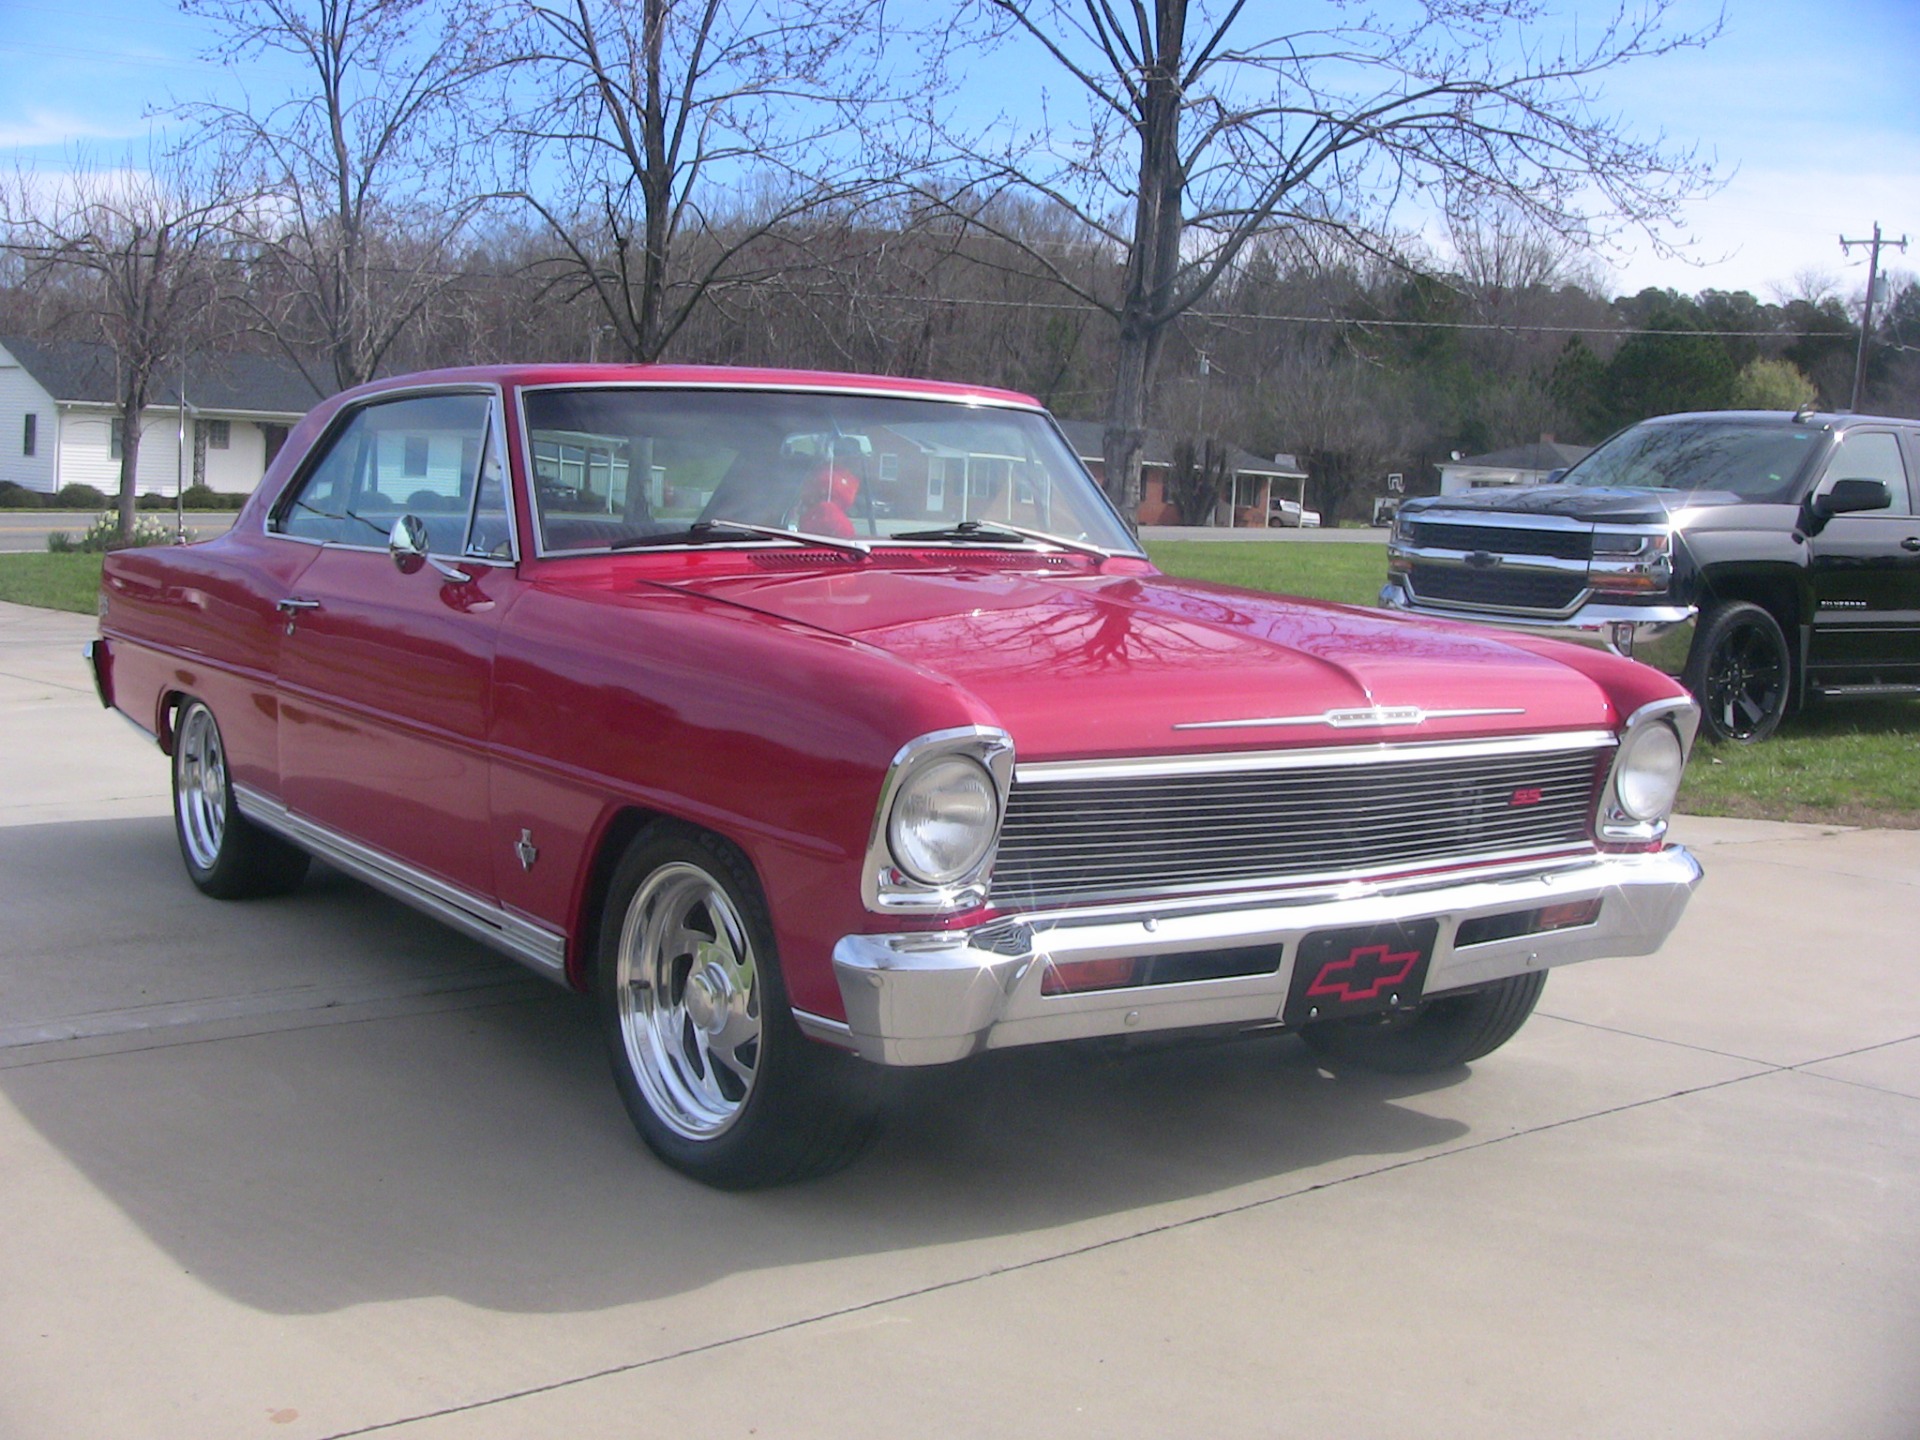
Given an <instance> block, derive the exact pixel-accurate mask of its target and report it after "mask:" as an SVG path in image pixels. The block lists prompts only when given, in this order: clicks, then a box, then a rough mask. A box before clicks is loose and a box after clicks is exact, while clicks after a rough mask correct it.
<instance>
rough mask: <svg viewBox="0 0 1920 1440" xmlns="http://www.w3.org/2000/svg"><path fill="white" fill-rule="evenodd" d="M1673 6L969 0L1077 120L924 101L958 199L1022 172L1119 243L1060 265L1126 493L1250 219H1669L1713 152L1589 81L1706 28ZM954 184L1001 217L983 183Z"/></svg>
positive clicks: (984, 211) (1590, 222) (1317, 226)
mask: <svg viewBox="0 0 1920 1440" xmlns="http://www.w3.org/2000/svg"><path fill="white" fill-rule="evenodd" d="M1668 8H1669V5H1668V3H1667V0H1651V3H1650V4H1648V5H1647V6H1645V7H1644V8H1642V9H1635V10H1632V11H1629V10H1627V9H1626V8H1624V7H1623V8H1622V9H1620V10H1619V11H1617V12H1616V13H1615V14H1614V15H1613V16H1612V18H1611V19H1610V20H1607V21H1603V22H1601V23H1599V24H1597V25H1594V24H1584V25H1583V26H1582V27H1581V28H1580V29H1579V30H1578V31H1576V32H1573V33H1572V35H1571V36H1570V38H1568V39H1567V40H1566V41H1565V42H1564V43H1561V44H1559V45H1558V46H1557V47H1556V46H1555V45H1554V44H1553V43H1552V42H1550V41H1542V40H1539V39H1537V38H1536V37H1537V36H1538V34H1539V29H1538V27H1539V24H1540V21H1541V18H1542V17H1541V14H1540V7H1539V6H1538V4H1536V3H1535V0H1426V3H1424V4H1423V5H1421V6H1419V7H1417V8H1416V9H1415V10H1413V11H1412V13H1411V16H1410V17H1404V18H1405V23H1400V22H1401V20H1402V18H1403V17H1400V16H1398V15H1396V16H1395V17H1394V18H1393V19H1391V20H1390V19H1387V18H1384V17H1379V16H1375V15H1372V14H1369V13H1368V12H1366V11H1363V10H1359V9H1355V8H1353V7H1350V6H1346V5H1343V4H1339V3H1337V0H1328V3H1327V4H1325V5H1324V6H1323V7H1322V9H1323V11H1324V15H1325V21H1326V23H1325V24H1324V25H1320V26H1317V27H1316V26H1310V25H1307V26H1303V27H1302V28H1300V29H1297V30H1294V31H1292V32H1290V33H1278V26H1277V24H1276V22H1275V21H1274V20H1273V19H1272V18H1271V17H1272V16H1273V13H1274V12H1273V8H1272V7H1264V6H1254V5H1249V4H1248V3H1247V0H1211V3H1210V0H1192V3H1189V0H974V3H973V5H972V8H971V13H972V14H973V15H974V16H975V17H976V18H977V19H978V20H979V21H980V22H981V23H982V24H983V25H984V27H985V30H986V40H985V42H984V43H986V44H987V45H988V46H989V47H991V46H994V45H998V44H1001V43H1011V42H1019V43H1021V44H1022V45H1024V47H1026V48H1027V49H1029V50H1031V51H1032V52H1034V53H1036V54H1037V55H1038V56H1039V57H1041V59H1042V60H1043V62H1044V63H1045V64H1046V66H1047V67H1048V69H1049V71H1050V73H1052V74H1053V75H1055V76H1057V77H1059V78H1060V79H1061V80H1062V81H1064V82H1065V83H1066V85H1067V86H1068V87H1069V90H1070V91H1071V92H1072V93H1073V94H1075V95H1077V97H1078V98H1079V100H1080V101H1081V102H1083V104H1084V118H1078V119H1077V120H1076V123H1075V124H1074V125H1073V126H1071V127H1070V126H1068V125H1067V124H1064V123H1061V122H1060V121H1058V120H1057V119H1055V118H1054V117H1053V115H1052V114H1051V113H1048V114H1046V115H1043V116H1042V117H1041V119H1040V120H1039V121H1038V122H1037V123H1035V124H1034V125H1032V126H1031V127H1030V128H1029V129H1027V130H1025V131H1020V132H1013V133H1011V134H1010V126H1009V125H1008V124H1006V123H1000V124H996V125H993V126H989V127H986V128H985V129H983V130H977V131H975V132H973V133H971V134H962V133H960V132H959V131H958V130H957V129H956V127H955V126H954V125H953V124H952V123H951V122H950V121H949V122H940V121H935V120H930V121H929V123H930V124H932V125H933V126H934V128H935V130H936V131H937V132H938V134H939V135H940V136H941V141H942V143H943V144H944V145H945V146H946V147H947V148H948V149H949V151H950V152H951V153H953V154H955V155H956V156H957V157H959V160H960V161H961V162H962V163H963V164H964V165H965V167H966V169H967V171H968V173H969V175H970V176H971V178H972V179H973V181H974V184H973V186H972V188H971V189H970V190H969V191H967V192H964V193H965V195H966V196H967V197H968V198H969V200H970V201H974V202H977V201H979V200H983V199H984V200H991V199H992V198H993V197H995V196H997V195H998V194H999V193H1001V192H1002V191H1005V190H1009V189H1013V190H1021V191H1027V192H1037V193H1039V194H1041V195H1044V196H1046V197H1048V198H1050V199H1051V200H1053V201H1054V202H1055V203H1057V204H1059V205H1061V206H1063V207H1066V208H1067V209H1069V210H1071V211H1072V213H1073V214H1074V215H1075V216H1076V217H1077V219H1078V221H1079V223H1080V225H1081V227H1082V228H1083V230H1084V232H1085V234H1086V236H1087V237H1088V238H1089V239H1090V240H1092V241H1095V242H1097V243H1098V244H1100V245H1102V246H1103V247H1105V248H1106V249H1107V250H1108V251H1109V252H1110V254H1111V255H1112V256H1113V257H1114V261H1115V263H1114V265H1113V266H1112V267H1111V271H1110V277H1111V278H1110V279H1108V280H1105V281H1103V282H1101V283H1094V284H1088V283H1085V282H1084V281H1082V280H1080V279H1078V278H1077V277H1076V276H1075V275H1074V274H1073V273H1071V272H1070V271H1069V270H1068V269H1067V268H1066V267H1059V268H1058V269H1057V271H1056V277H1055V278H1056V279H1057V280H1058V281H1059V283H1060V284H1062V285H1063V286H1065V287H1066V288H1067V289H1069V290H1070V291H1072V292H1073V293H1075V294H1077V295H1079V296H1080V297H1081V298H1082V299H1083V300H1085V301H1086V302H1087V303H1089V304H1091V305H1095V306H1097V307H1098V308H1099V309H1100V310H1102V311H1104V312H1105V313H1106V315H1107V316H1108V318H1109V319H1110V321H1111V323H1112V324H1113V326H1114V327H1115V330H1116V332H1117V349H1116V361H1117V363H1116V367H1115V374H1114V378H1113V384H1112V388H1111V392H1110V396H1109V401H1108V406H1107V417H1106V418H1107V432H1106V440H1105V450H1106V458H1107V467H1106V473H1107V476H1108V482H1107V483H1108V487H1109V489H1110V491H1111V492H1112V494H1113V498H1114V499H1115V500H1116V501H1117V502H1118V503H1119V504H1120V506H1121V507H1122V510H1123V513H1126V514H1131V513H1132V512H1133V508H1134V506H1135V505H1136V504H1137V503H1138V500H1139V494H1140V468H1139V457H1140V449H1141V446H1142V444H1143V443H1144V426H1145V420H1146V415H1147V402H1148V391H1149V386H1150V384H1151V382H1152V377H1153V373H1154V368H1155V362H1156V361H1157V359H1158V357H1159V354H1160V351H1161V348H1162V346H1163V345H1164V343H1165V341H1166V338H1167V336H1168V334H1169V331H1170V328H1171V327H1172V326H1173V324H1174V322H1175V321H1176V320H1177V319H1178V318H1179V317H1180V316H1181V315H1182V314H1183V313H1185V312H1186V311H1187V310H1189V309H1190V308H1192V307H1193V306H1194V305H1195V304H1196V303H1198V302H1199V301H1200V300H1201V299H1202V298H1203V297H1205V296H1206V295H1207V294H1208V293H1209V292H1210V291H1211V290H1212V289H1213V287H1214V286H1215V285H1216V284H1218V283H1219V281H1220V280H1221V279H1222V277H1224V276H1226V275H1227V274H1229V273H1230V272H1231V271H1232V269H1233V267H1234V266H1235V265H1236V264H1237V263H1238V261H1239V260H1240V258H1241V256H1242V254H1243V252H1244V251H1245V249H1246V247H1247V246H1248V244H1249V243H1250V242H1252V241H1253V240H1254V239H1255V238H1256V237H1259V236H1261V235H1263V234H1266V233H1269V232H1270V231H1272V230H1273V229H1274V228H1276V227H1288V228H1294V229H1299V230H1324V231H1335V232H1341V233H1345V234H1348V235H1351V236H1356V237H1362V238H1365V237H1369V236H1378V235H1381V234H1383V233H1384V231H1385V227H1386V225H1387V224H1388V222H1390V221H1391V220H1392V219H1393V218H1394V217H1395V216H1396V215H1404V214H1407V213H1408V212H1409V211H1418V210H1420V209H1422V208H1423V207H1424V208H1425V209H1426V210H1428V211H1439V212H1452V213H1467V212H1471V211H1474V210H1476V209H1479V208H1482V207H1486V206H1489V205H1493V206H1498V207H1500V208H1502V209H1504V210H1507V211H1509V212H1511V213H1513V214H1516V215H1518V216H1520V217H1522V218H1524V219H1525V220H1526V221H1527V222H1528V223H1530V224H1533V225H1536V226H1538V227H1539V228H1541V229H1542V230H1543V231H1545V232H1549V233H1559V234H1562V235H1566V236H1571V237H1576V238H1578V239H1580V240H1582V241H1583V242H1585V241H1591V240H1593V239H1595V238H1597V237H1598V236H1600V235H1601V234H1603V233H1605V232H1606V231H1607V230H1608V228H1609V226H1610V225H1612V224H1617V223H1622V222H1627V223H1633V224H1637V225H1640V226H1642V227H1648V228H1649V229H1650V231H1652V229H1653V227H1657V226H1658V224H1659V223H1660V222H1663V221H1668V220H1671V219H1672V217H1673V215H1674V211H1675V208H1676V206H1677V204H1678V203H1679V201H1680V200H1681V199H1683V198H1685V197H1686V196H1687V195H1689V194H1690V193H1693V192H1695V191H1697V190H1698V189H1699V188H1700V187H1701V186H1702V185H1703V184H1704V183H1705V181H1706V180H1707V178H1708V177H1707V172H1706V171H1705V169H1704V167H1702V166H1700V165H1699V164H1698V163H1696V161H1695V160H1694V158H1693V156H1692V155H1691V153H1684V154H1678V155H1668V154H1666V153H1663V151H1662V149H1661V148H1660V147H1659V146H1657V145H1649V144H1645V143H1641V142H1639V141H1637V140H1635V139H1633V138H1632V137H1631V136H1629V135H1628V134H1627V133H1625V132H1624V131H1623V130H1622V129H1621V128H1620V127H1619V125H1618V123H1617V122H1616V121H1614V120H1611V119H1608V118H1605V117H1604V115H1603V113H1602V112H1601V111H1600V110H1599V108H1598V107H1597V106H1596V105H1595V104H1594V101H1595V99H1596V98H1597V85H1598V83H1599V80H1600V79H1601V77H1603V76H1604V75H1605V73H1606V72H1608V71H1609V70H1611V69H1613V68H1614V67H1616V66H1619V65H1621V64H1624V63H1627V62H1630V61H1634V60H1638V59H1641V58H1644V57H1648V56H1653V55H1659V54H1662V53H1665V52H1667V51H1670V50H1672V49H1674V48H1675V47H1677V46H1682V45H1692V44H1700V43H1704V42H1705V41H1706V40H1707V39H1709V38H1711V31H1705V32H1697V33H1693V34H1686V33H1678V34H1676V33H1673V32H1671V31H1669V30H1668V29H1667V28H1666V12H1667V10H1668ZM1287 10H1288V14H1289V16H1292V15H1294V14H1299V13H1301V11H1302V7H1291V6H1290V7H1287ZM995 137H998V138H997V139H996V138H995ZM952 194H953V192H952V191H951V190H944V191H943V190H940V189H937V188H933V187H929V188H928V190H927V191H926V195H927V198H928V199H929V201H936V202H937V201H938V200H939V199H940V198H941V197H942V196H943V195H947V196H951V195H952ZM954 208H955V211H956V213H959V214H961V215H963V216H964V218H965V219H967V221H968V222H969V223H971V224H975V225H977V226H981V227H983V228H988V229H991V228H992V220H991V213H992V212H991V208H990V207H988V206H982V205H979V204H977V203H969V204H966V205H956V206H955V207H954ZM1655 238H1656V239H1657V238H1658V235H1657V234H1656V237H1655ZM1036 258H1038V259H1041V260H1042V261H1047V260H1048V259H1049V257H1048V256H1047V255H1046V254H1044V253H1042V254H1039V255H1037V256H1036Z"/></svg>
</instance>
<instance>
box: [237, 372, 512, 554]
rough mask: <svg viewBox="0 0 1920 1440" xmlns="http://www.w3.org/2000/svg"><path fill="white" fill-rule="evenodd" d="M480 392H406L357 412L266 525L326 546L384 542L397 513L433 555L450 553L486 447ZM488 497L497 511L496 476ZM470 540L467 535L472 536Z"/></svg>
mask: <svg viewBox="0 0 1920 1440" xmlns="http://www.w3.org/2000/svg"><path fill="white" fill-rule="evenodd" d="M487 407H488V400H487V397H486V396H484V395H416V396H411V397H409V398H407V399H403V400H388V401H384V402H380V403H377V404H373V405H368V406H366V407H365V408H364V409H361V410H358V411H356V412H355V413H354V415H353V417H352V418H351V419H350V420H349V421H348V422H347V423H346V425H345V426H343V427H342V428H341V429H340V430H339V431H338V432H336V434H335V435H334V437H333V440H332V442H331V443H330V444H329V445H328V446H327V449H326V452H325V453H324V454H323V455H321V457H320V460H319V462H318V463H317V464H315V465H314V466H313V468H312V469H310V470H309V471H308V472H307V474H306V476H305V477H304V478H303V479H302V480H301V481H300V482H299V483H298V484H297V485H296V486H295V488H294V489H293V491H292V492H291V493H289V494H288V496H287V497H286V498H285V499H284V500H282V501H281V502H280V506H279V508H278V510H277V511H276V513H275V517H274V520H273V522H272V528H273V529H274V530H275V531H276V532H277V533H279V534H282V535H294V536H298V537H300V538H302V539H307V540H319V541H323V542H328V543H331V544H335V545H365V546H372V547H377V546H384V545H385V544H386V543H387V536H388V535H389V534H390V533H391V531H392V529H393V522H394V521H395V520H397V519H399V517H400V516H402V515H405V514H409V513H411V514H414V515H418V516H419V517H420V518H421V519H422V520H424V521H426V523H427V534H428V537H429V540H430V543H431V547H432V549H433V550H434V552H435V553H437V554H443V555H459V554H461V553H462V552H463V550H464V549H465V547H466V544H467V538H468V536H467V520H468V517H469V516H470V515H471V514H472V513H473V511H474V508H475V501H476V499H477V498H481V497H478V496H477V495H476V490H478V489H480V488H482V487H481V485H480V480H481V471H482V468H483V467H482V466H481V464H480V458H481V456H482V454H483V453H484V451H485V449H486V445H485V439H486V434H487ZM493 488H494V491H495V499H494V501H493V502H492V504H493V505H494V506H495V508H497V509H499V510H500V511H501V512H502V514H504V509H505V503H504V497H503V496H501V495H500V494H499V478H498V476H497V474H496V475H495V477H494V485H493ZM476 538H477V537H476Z"/></svg>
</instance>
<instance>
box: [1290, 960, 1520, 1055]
mask: <svg viewBox="0 0 1920 1440" xmlns="http://www.w3.org/2000/svg"><path fill="white" fill-rule="evenodd" d="M1546 984H1547V972H1546V971H1544V970H1529V971H1528V972H1527V973H1526V974H1524V975H1511V976H1509V977H1507V978H1506V979H1505V980H1499V981H1496V982H1494V983H1493V984H1492V985H1489V986H1487V987H1486V988H1485V989H1484V990H1474V991H1471V992H1469V993H1468V994H1465V995H1441V996H1439V997H1438V998H1436V999H1433V1000H1429V1001H1427V1002H1426V1004H1424V1005H1422V1006H1420V1008H1419V1009H1417V1010H1415V1011H1413V1012H1412V1013H1410V1014H1404V1015H1387V1016H1383V1017H1381V1018H1380V1019H1377V1020H1376V1019H1371V1018H1368V1019H1355V1020H1323V1021H1320V1022H1319V1023H1317V1024H1313V1025H1303V1026H1301V1027H1300V1038H1301V1039H1302V1040H1305V1041H1306V1042H1307V1044H1308V1045H1310V1046H1312V1047H1313V1048H1314V1049H1315V1050H1316V1051H1318V1052H1319V1053H1320V1054H1322V1055H1324V1056H1326V1058H1327V1059H1329V1060H1331V1061H1333V1062H1334V1064H1335V1065H1351V1066H1354V1067H1355V1068H1357V1069H1361V1070H1381V1071H1385V1072H1386V1073H1388V1074H1391V1075H1424V1074H1427V1073H1428V1072H1430V1071H1434V1070H1451V1069H1452V1068H1453V1067H1454V1066H1456V1065H1465V1064H1466V1063H1467V1062H1468V1061H1470V1060H1478V1059H1479V1058H1480V1057H1481V1056H1482V1055H1490V1054H1492V1053H1493V1052H1494V1051H1495V1050H1498V1049H1499V1048H1500V1047H1501V1046H1502V1045H1504V1044H1506V1043H1507V1041H1509V1040H1511V1039H1512V1038H1513V1037H1514V1036H1515V1035H1516V1034H1517V1033H1518V1032H1519V1030H1520V1027H1521V1026H1522V1025H1524V1024H1526V1023H1527V1017H1528V1016H1529V1015H1531V1014H1533V1007H1534V1005H1535V1004H1536V1003H1538V1001H1539V999H1540V992H1541V991H1542V990H1543V989H1545V988H1546Z"/></svg>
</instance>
